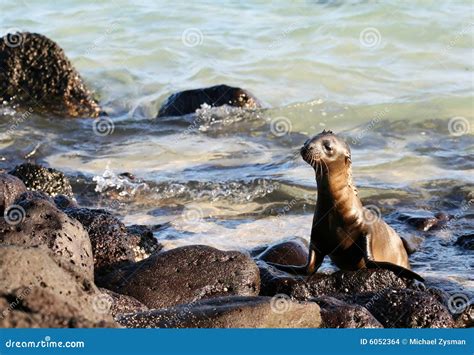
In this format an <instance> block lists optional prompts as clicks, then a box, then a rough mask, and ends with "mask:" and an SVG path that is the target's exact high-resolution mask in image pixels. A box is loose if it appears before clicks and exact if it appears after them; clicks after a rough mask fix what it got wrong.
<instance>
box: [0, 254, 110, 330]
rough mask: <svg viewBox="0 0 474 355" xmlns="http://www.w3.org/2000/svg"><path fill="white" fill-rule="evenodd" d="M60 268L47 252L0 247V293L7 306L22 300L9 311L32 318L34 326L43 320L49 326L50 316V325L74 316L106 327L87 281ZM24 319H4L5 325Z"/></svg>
mask: <svg viewBox="0 0 474 355" xmlns="http://www.w3.org/2000/svg"><path fill="white" fill-rule="evenodd" d="M62 265H63V263H62V262H58V260H57V258H53V255H51V252H50V251H48V250H44V249H41V248H23V247H18V246H0V275H2V277H1V278H0V293H1V295H2V296H3V298H4V299H6V300H7V301H8V302H9V303H14V301H16V298H22V299H24V303H21V302H20V303H18V306H15V304H13V306H15V307H12V308H15V309H17V310H18V311H23V313H24V314H28V315H30V314H32V315H34V316H35V317H37V318H36V319H37V320H38V322H40V321H41V320H42V319H43V320H45V321H46V325H47V324H49V323H48V322H49V321H48V319H49V318H48V316H50V315H53V318H55V319H56V320H55V321H54V322H56V321H57V322H61V324H65V323H64V322H68V320H70V319H71V317H73V316H74V317H73V318H76V317H77V319H79V320H81V319H84V320H86V321H89V322H93V323H96V324H98V325H99V326H109V325H110V324H111V323H112V321H113V320H112V317H111V315H110V314H109V313H108V312H107V311H104V310H103V309H101V308H100V307H98V305H100V300H101V297H102V293H100V291H99V290H98V289H97V287H96V286H95V285H94V284H93V282H92V281H91V280H89V279H87V278H84V277H82V276H81V275H79V274H76V273H74V272H72V271H70V270H69V269H68V266H69V265H66V268H64V267H62ZM26 290H29V291H26ZM41 290H43V291H44V292H42V291H41ZM26 294H28V297H26ZM20 296H21V297H20ZM12 297H13V298H12ZM15 303H16V302H15ZM21 305H24V306H25V307H24V308H23V307H21ZM24 318H25V317H23V316H22V314H15V315H14V316H13V319H12V318H8V317H4V319H7V320H6V322H7V324H8V322H10V323H11V322H18V324H22V322H23V321H24ZM51 321H53V320H51ZM80 322H81V321H79V324H81V323H80ZM39 325H41V324H36V322H33V324H32V326H39ZM58 325H59V324H58ZM68 325H70V323H68ZM72 325H74V323H72ZM86 325H87V324H86ZM19 326H20V325H19Z"/></svg>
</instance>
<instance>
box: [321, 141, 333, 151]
mask: <svg viewBox="0 0 474 355" xmlns="http://www.w3.org/2000/svg"><path fill="white" fill-rule="evenodd" d="M323 147H324V149H325V150H326V151H328V152H332V147H331V143H330V142H329V141H324V142H323Z"/></svg>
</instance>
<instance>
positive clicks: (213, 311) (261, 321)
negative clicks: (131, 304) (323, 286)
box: [118, 296, 321, 328]
mask: <svg viewBox="0 0 474 355" xmlns="http://www.w3.org/2000/svg"><path fill="white" fill-rule="evenodd" d="M118 322H119V323H120V324H121V325H123V326H125V327H129V328H156V327H159V328H318V327H319V326H320V325H321V316H320V312H319V307H318V305H317V304H316V303H311V302H296V301H291V300H289V299H286V298H271V297H236V296H233V297H219V298H214V299H210V300H203V301H199V302H195V303H190V304H184V305H180V306H177V307H173V308H167V309H162V310H152V311H147V312H141V313H136V314H128V315H124V316H122V317H119V318H118Z"/></svg>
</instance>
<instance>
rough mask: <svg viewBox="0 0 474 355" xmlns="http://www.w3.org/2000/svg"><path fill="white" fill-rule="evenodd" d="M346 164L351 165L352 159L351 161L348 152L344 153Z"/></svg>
mask: <svg viewBox="0 0 474 355" xmlns="http://www.w3.org/2000/svg"><path fill="white" fill-rule="evenodd" d="M345 157H346V164H347V163H352V159H351V153H350V152H346V155H345Z"/></svg>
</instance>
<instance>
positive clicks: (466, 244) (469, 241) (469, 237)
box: [454, 234, 474, 250]
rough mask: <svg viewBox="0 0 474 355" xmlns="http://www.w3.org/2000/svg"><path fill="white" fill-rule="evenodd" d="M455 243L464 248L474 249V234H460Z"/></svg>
mask: <svg viewBox="0 0 474 355" xmlns="http://www.w3.org/2000/svg"><path fill="white" fill-rule="evenodd" d="M454 245H456V246H458V247H460V248H462V249H466V250H474V234H465V235H462V236H460V237H459V238H458V239H457V240H456V242H455V243H454Z"/></svg>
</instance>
